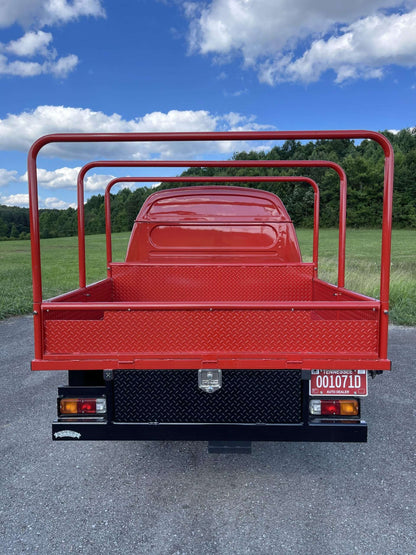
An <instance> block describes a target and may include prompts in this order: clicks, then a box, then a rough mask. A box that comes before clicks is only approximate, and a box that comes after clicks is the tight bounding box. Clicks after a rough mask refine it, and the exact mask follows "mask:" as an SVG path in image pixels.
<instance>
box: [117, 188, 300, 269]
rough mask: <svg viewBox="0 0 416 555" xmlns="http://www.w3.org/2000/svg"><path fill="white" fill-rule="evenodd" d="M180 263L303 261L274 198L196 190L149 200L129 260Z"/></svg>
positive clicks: (136, 228) (258, 193)
mask: <svg viewBox="0 0 416 555" xmlns="http://www.w3.org/2000/svg"><path fill="white" fill-rule="evenodd" d="M251 211H252V213H253V217H250V212H251ZM181 260H182V261H183V260H188V261H192V262H193V263H196V262H211V263H221V262H224V261H226V262H230V261H239V262H240V263H241V264H243V263H246V262H248V263H250V262H254V261H260V260H262V261H264V262H265V263H267V262H280V263H296V262H300V261H301V256H300V250H299V244H298V240H297V237H296V233H295V229H294V227H293V224H292V222H291V220H290V218H289V215H288V214H287V212H286V209H285V208H284V206H283V204H282V202H281V200H280V199H279V198H278V197H276V195H274V194H273V193H269V192H267V191H260V190H257V189H247V188H237V187H209V188H206V187H192V188H187V189H183V188H182V189H173V190H171V191H161V192H158V193H154V194H153V195H151V196H150V197H149V198H148V199H147V201H146V202H145V203H144V205H143V207H142V209H141V210H140V213H139V215H138V216H137V219H136V222H135V224H134V226H133V231H132V234H131V238H130V241H129V246H128V248H127V255H126V262H130V263H131V262H151V261H154V262H157V261H159V262H163V261H172V262H179V261H181Z"/></svg>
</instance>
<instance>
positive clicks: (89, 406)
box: [77, 399, 96, 414]
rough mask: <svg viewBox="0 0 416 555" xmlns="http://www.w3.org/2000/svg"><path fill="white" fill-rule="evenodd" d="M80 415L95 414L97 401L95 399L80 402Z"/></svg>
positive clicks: (78, 407)
mask: <svg viewBox="0 0 416 555" xmlns="http://www.w3.org/2000/svg"><path fill="white" fill-rule="evenodd" d="M77 405H78V406H77V409H78V414H95V413H96V401H95V399H85V400H79V401H78V403H77Z"/></svg>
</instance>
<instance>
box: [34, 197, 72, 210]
mask: <svg viewBox="0 0 416 555" xmlns="http://www.w3.org/2000/svg"><path fill="white" fill-rule="evenodd" d="M40 204H41V207H42V208H55V209H57V210H66V209H67V208H70V207H71V208H76V207H77V205H76V204H74V203H70V202H65V201H64V200H60V199H59V198H56V197H47V198H45V200H44V201H41V203H40Z"/></svg>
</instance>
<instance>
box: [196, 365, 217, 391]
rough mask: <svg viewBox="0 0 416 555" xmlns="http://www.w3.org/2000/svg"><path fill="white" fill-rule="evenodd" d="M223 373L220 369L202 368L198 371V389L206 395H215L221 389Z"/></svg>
mask: <svg viewBox="0 0 416 555" xmlns="http://www.w3.org/2000/svg"><path fill="white" fill-rule="evenodd" d="M221 386H222V372H221V370H220V369H219V368H201V369H200V370H198V387H199V389H202V391H205V393H214V392H215V391H218V390H219V389H221Z"/></svg>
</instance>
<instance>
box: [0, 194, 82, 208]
mask: <svg viewBox="0 0 416 555" xmlns="http://www.w3.org/2000/svg"><path fill="white" fill-rule="evenodd" d="M0 204H3V205H5V206H20V207H21V208H28V206H29V195H28V194H27V193H16V194H14V195H0ZM69 207H71V208H76V204H75V203H71V202H66V201H64V200H61V199H58V198H56V197H47V198H45V199H43V198H39V208H56V209H58V210H65V209H66V208H69Z"/></svg>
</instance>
